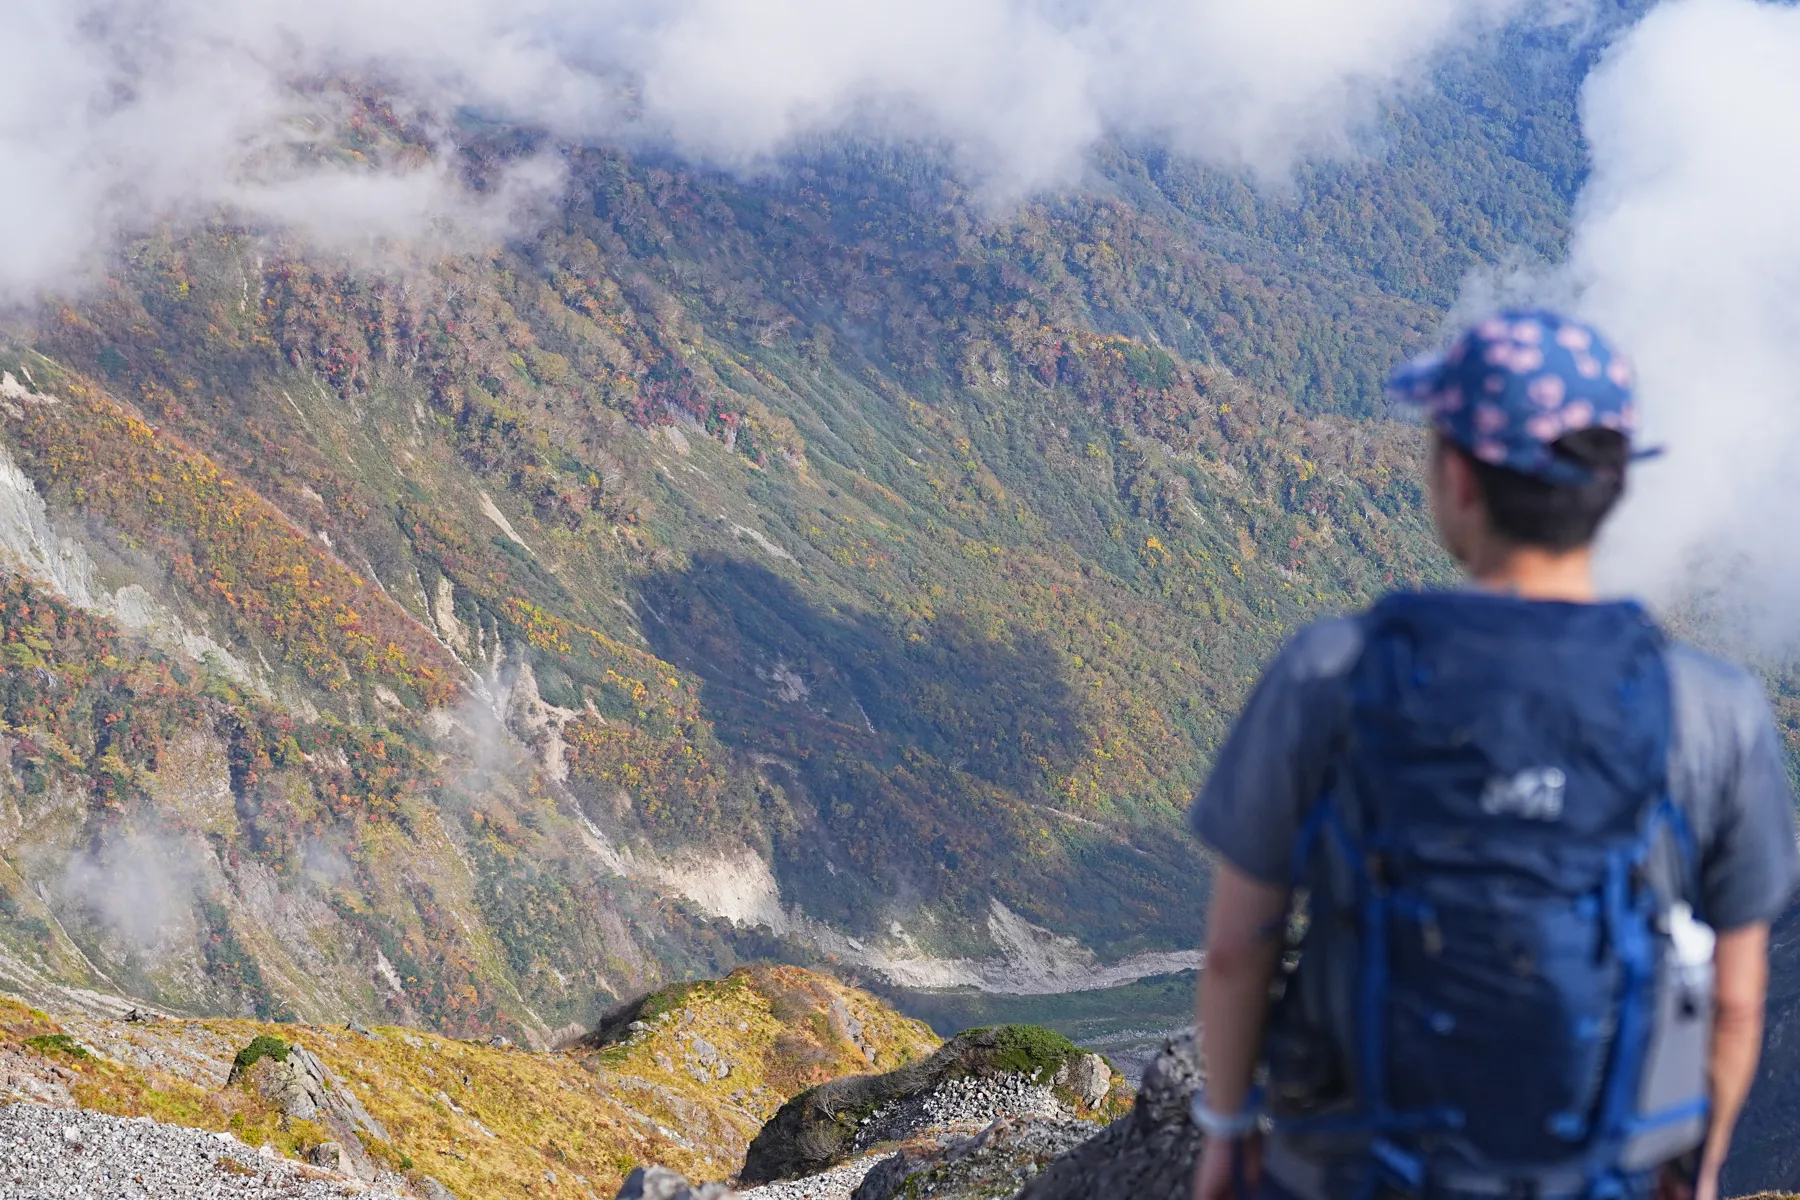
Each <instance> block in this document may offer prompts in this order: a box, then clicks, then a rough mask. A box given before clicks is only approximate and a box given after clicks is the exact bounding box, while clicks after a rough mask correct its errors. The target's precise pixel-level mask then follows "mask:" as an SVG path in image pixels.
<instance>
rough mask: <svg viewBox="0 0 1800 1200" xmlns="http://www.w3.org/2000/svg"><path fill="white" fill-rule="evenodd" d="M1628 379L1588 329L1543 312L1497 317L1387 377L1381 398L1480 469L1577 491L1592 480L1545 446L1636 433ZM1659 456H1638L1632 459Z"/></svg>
mask: <svg viewBox="0 0 1800 1200" xmlns="http://www.w3.org/2000/svg"><path fill="white" fill-rule="evenodd" d="M1632 382H1633V373H1632V369H1631V364H1630V363H1629V362H1628V361H1627V360H1626V359H1625V356H1624V355H1622V354H1620V353H1618V352H1617V351H1616V350H1614V349H1613V348H1612V347H1611V346H1609V345H1608V344H1607V342H1606V340H1605V339H1604V338H1602V337H1601V336H1600V334H1599V333H1598V332H1596V331H1595V330H1594V329H1593V328H1592V327H1591V326H1588V325H1584V324H1582V323H1581V322H1579V321H1573V320H1570V319H1569V318H1567V317H1563V316H1559V315H1557V314H1556V313H1553V312H1546V311H1543V310H1537V309H1533V310H1519V311H1508V312H1502V313H1497V314H1496V315H1494V316H1491V317H1489V318H1488V319H1487V320H1485V321H1483V322H1481V323H1480V324H1479V325H1476V326H1475V327H1474V328H1472V329H1470V330H1468V331H1467V332H1465V333H1464V334H1463V335H1462V336H1461V337H1459V338H1457V339H1456V341H1455V342H1454V343H1453V344H1452V345H1451V346H1450V348H1449V349H1448V350H1446V351H1444V352H1443V353H1442V354H1432V355H1427V356H1426V357H1424V358H1420V359H1415V360H1414V361H1412V362H1410V363H1408V364H1407V365H1405V366H1404V367H1401V368H1400V369H1399V370H1398V371H1395V372H1394V374H1393V377H1392V378H1390V379H1389V380H1388V396H1389V398H1390V399H1391V400H1392V401H1393V402H1394V403H1395V404H1396V405H1397V406H1400V407H1402V408H1407V409H1412V410H1417V411H1422V413H1423V415H1424V417H1425V419H1426V420H1427V421H1428V422H1429V423H1430V425H1431V427H1432V428H1433V429H1434V430H1436V431H1437V432H1438V433H1439V434H1440V435H1441V436H1442V437H1444V438H1445V439H1446V440H1448V441H1451V442H1454V443H1455V444H1456V445H1458V446H1461V447H1462V448H1463V449H1464V450H1467V451H1468V452H1469V453H1470V454H1472V455H1474V456H1475V457H1476V458H1478V459H1480V460H1481V461H1482V462H1486V463H1492V464H1493V465H1494V466H1497V467H1505V468H1506V469H1508V470H1511V471H1517V472H1519V473H1520V474H1522V475H1531V476H1534V477H1536V478H1539V479H1543V480H1545V481H1547V482H1550V483H1556V484H1562V485H1565V486H1571V487H1574V486H1580V485H1581V484H1583V483H1587V482H1588V481H1589V480H1590V479H1591V478H1592V475H1593V473H1592V472H1591V471H1590V470H1588V469H1587V468H1586V467H1583V466H1582V465H1580V464H1579V463H1577V462H1575V461H1573V460H1571V459H1569V458H1567V457H1564V456H1562V455H1559V454H1557V453H1556V452H1555V451H1554V450H1552V449H1551V445H1552V443H1554V442H1555V441H1556V440H1557V439H1558V438H1560V437H1562V436H1563V435H1564V434H1569V433H1575V432H1578V431H1580V430H1583V429H1614V430H1617V431H1618V432H1620V433H1622V434H1624V435H1625V437H1626V438H1627V439H1629V438H1631V437H1632V435H1633V434H1635V433H1636V432H1637V423H1638V414H1637V405H1636V403H1635V402H1634V401H1633V399H1632V393H1631V388H1632ZM1657 453H1659V451H1656V450H1642V451H1638V452H1636V453H1634V454H1633V455H1632V457H1633V458H1648V457H1650V456H1652V455H1654V454H1657Z"/></svg>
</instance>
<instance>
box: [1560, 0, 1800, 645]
mask: <svg viewBox="0 0 1800 1200" xmlns="http://www.w3.org/2000/svg"><path fill="white" fill-rule="evenodd" d="M1582 119H1583V126H1584V129H1585V131H1586V133H1587V136H1588V139H1589V141H1590V142H1591V144H1592V153H1593V173H1592V176H1591V177H1590V181H1589V184H1588V186H1587V189H1586V192H1585V194H1584V195H1583V196H1582V199H1581V203H1580V208H1579V212H1578V219H1577V227H1576V232H1575V237H1574V239H1573V243H1572V246H1571V251H1570V259H1569V263H1568V265H1567V268H1566V278H1565V279H1564V280H1563V281H1560V287H1561V288H1572V289H1573V291H1574V293H1575V295H1576V296H1577V297H1578V299H1577V303H1578V304H1579V305H1580V307H1581V308H1582V309H1583V311H1584V312H1585V313H1587V314H1588V315H1590V316H1592V317H1593V318H1594V320H1595V321H1596V322H1598V323H1599V324H1600V325H1602V326H1603V327H1604V328H1606V329H1607V330H1609V331H1610V332H1611V333H1612V335H1613V336H1614V338H1615V339H1616V340H1618V341H1619V342H1620V343H1621V344H1622V345H1624V346H1625V347H1626V348H1627V349H1628V350H1629V352H1630V353H1631V354H1632V356H1633V357H1634V358H1635V359H1636V361H1637V363H1638V366H1639V375H1640V379H1641V395H1642V400H1643V405H1644V409H1645V417H1646V421H1647V424H1648V430H1647V438H1648V440H1649V441H1651V442H1653V443H1660V444H1664V445H1666V446H1667V448H1668V455H1667V458H1666V459H1664V460H1661V461H1657V462H1652V463H1647V464H1645V465H1644V466H1643V467H1642V468H1640V471H1639V473H1638V475H1637V477H1636V480H1635V486H1634V489H1633V492H1632V495H1631V497H1630V499H1629V501H1628V503H1627V505H1626V508H1625V510H1624V511H1623V512H1622V513H1621V515H1620V517H1619V518H1618V520H1617V521H1616V523H1615V529H1614V530H1613V532H1612V534H1611V536H1610V537H1609V539H1608V543H1607V546H1606V557H1605V566H1606V572H1607V574H1608V576H1609V578H1610V579H1611V580H1612V582H1614V583H1615V584H1617V585H1618V586H1619V587H1621V588H1624V589H1629V590H1633V591H1641V592H1644V593H1646V594H1648V595H1649V596H1650V598H1652V599H1653V600H1657V601H1660V602H1665V603H1670V602H1672V603H1689V602H1698V604H1699V605H1700V607H1701V609H1702V611H1704V612H1705V613H1706V614H1707V615H1709V616H1711V617H1714V618H1721V617H1723V618H1729V619H1731V620H1732V621H1734V622H1735V623H1736V624H1737V629H1738V630H1740V631H1742V632H1747V633H1750V634H1753V635H1756V636H1757V637H1759V638H1762V639H1769V638H1779V639H1781V640H1783V641H1784V642H1785V641H1788V640H1790V639H1792V638H1793V637H1794V636H1795V635H1796V634H1800V611H1796V606H1795V604H1794V601H1795V599H1796V598H1797V597H1800V554H1797V553H1796V552H1795V550H1794V544H1793V543H1792V542H1791V541H1789V538H1790V537H1791V536H1793V533H1792V531H1794V530H1795V529H1797V528H1800V479H1797V478H1796V474H1797V472H1796V464H1797V463H1800V220H1797V219H1796V217H1795V207H1794V204H1795V201H1794V198H1795V196H1796V195H1800V9H1796V8H1793V7H1790V6H1786V5H1781V6H1777V5H1773V4H1761V3H1755V2H1753V0H1673V2H1671V3H1667V4H1664V5H1663V6H1662V7H1660V8H1658V9H1656V10H1655V11H1653V12H1652V13H1651V14H1650V15H1649V16H1648V17H1647V18H1645V20H1644V21H1643V22H1642V23H1641V24H1640V25H1639V26H1638V27H1637V28H1636V29H1634V30H1633V31H1632V32H1631V33H1630V34H1629V35H1628V36H1627V37H1626V38H1625V39H1624V40H1623V41H1622V42H1621V43H1620V44H1619V45H1617V46H1616V47H1615V48H1614V50H1613V52H1612V53H1611V54H1610V55H1609V56H1608V57H1607V58H1606V60H1605V61H1603V62H1602V63H1601V65H1600V66H1599V67H1597V68H1596V69H1595V71H1594V72H1593V74H1592V75H1591V76H1590V77H1589V80H1588V82H1587V85H1586V88H1585V91H1584V94H1583V105H1582Z"/></svg>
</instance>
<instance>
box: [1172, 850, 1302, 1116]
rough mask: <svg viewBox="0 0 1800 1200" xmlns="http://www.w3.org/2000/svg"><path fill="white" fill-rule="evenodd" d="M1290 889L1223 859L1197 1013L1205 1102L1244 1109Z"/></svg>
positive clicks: (1215, 887) (1226, 1109)
mask: <svg viewBox="0 0 1800 1200" xmlns="http://www.w3.org/2000/svg"><path fill="white" fill-rule="evenodd" d="M1287 901H1288V894H1287V892H1286V891H1285V890H1283V889H1280V888H1273V887H1270V886H1269V885H1268V884H1266V883H1258V882H1257V881H1256V880H1254V879H1252V878H1251V877H1250V876H1248V875H1246V874H1244V873H1243V872H1242V871H1239V870H1237V869H1236V868H1234V867H1231V866H1228V865H1225V864H1223V863H1222V864H1220V866H1219V869H1218V874H1217V875H1216V876H1215V883H1214V885H1213V895H1212V904H1211V905H1210V906H1209V907H1208V909H1207V919H1206V967H1205V969H1204V970H1203V971H1202V972H1201V973H1200V992H1199V996H1198V999H1197V1001H1196V1004H1195V1016H1196V1018H1197V1019H1198V1020H1199V1023H1200V1054H1201V1061H1202V1062H1203V1064H1204V1065H1205V1068H1206V1096H1207V1104H1208V1106H1209V1107H1210V1108H1212V1109H1213V1111H1215V1112H1220V1113H1234V1112H1237V1111H1239V1110H1240V1109H1242V1107H1243V1105H1244V1101H1245V1098H1246V1097H1247V1096H1248V1095H1249V1093H1250V1082H1251V1075H1252V1073H1253V1072H1254V1071H1255V1069H1256V1059H1257V1055H1258V1053H1259V1052H1260V1051H1261V1049H1262V1034H1263V1021H1264V1018H1266V1017H1267V1016H1268V1009H1269V984H1270V982H1271V981H1273V979H1274V978H1275V968H1276V967H1277V966H1278V965H1279V964H1280V962H1281V949H1282V931H1283V928H1284V921H1285V918H1286V916H1287Z"/></svg>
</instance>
